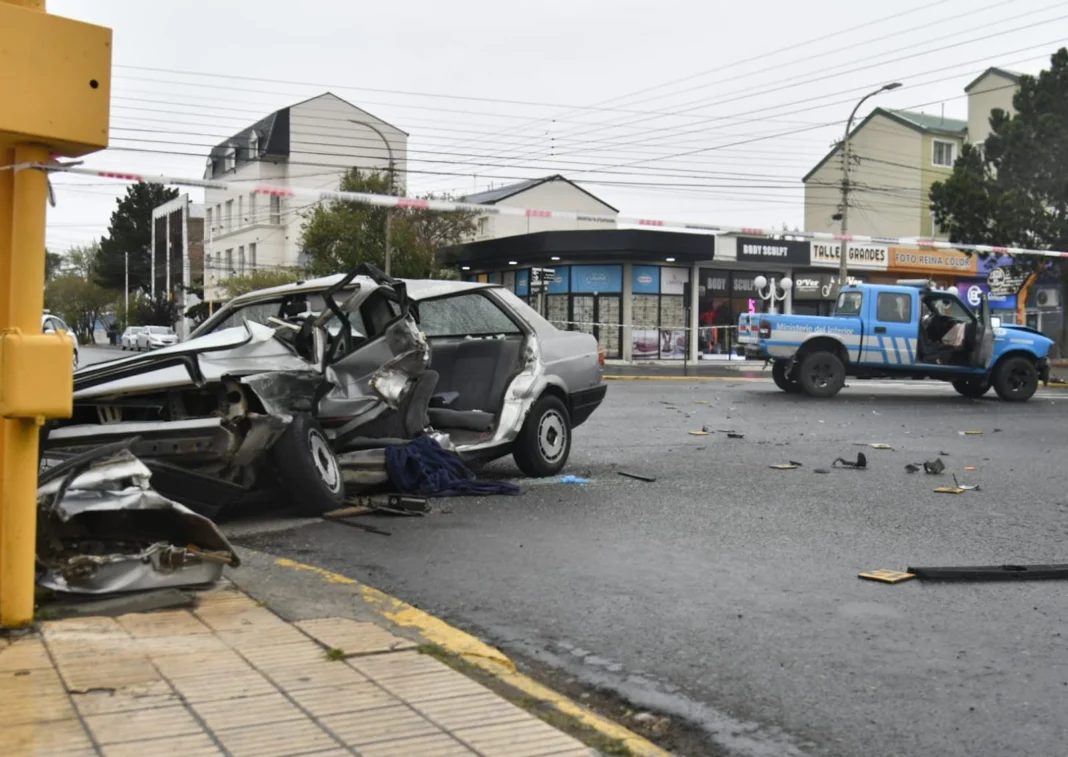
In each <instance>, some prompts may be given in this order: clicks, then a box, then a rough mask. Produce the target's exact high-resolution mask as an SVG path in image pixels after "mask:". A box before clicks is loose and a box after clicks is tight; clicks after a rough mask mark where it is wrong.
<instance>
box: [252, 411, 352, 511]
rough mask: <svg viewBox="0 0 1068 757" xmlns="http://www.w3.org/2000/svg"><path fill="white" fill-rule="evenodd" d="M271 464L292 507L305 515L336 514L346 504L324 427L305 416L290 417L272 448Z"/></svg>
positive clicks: (339, 468)
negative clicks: (283, 431)
mask: <svg viewBox="0 0 1068 757" xmlns="http://www.w3.org/2000/svg"><path fill="white" fill-rule="evenodd" d="M270 458H271V463H272V465H273V467H274V469H275V471H276V472H277V474H278V479H279V482H280V483H281V484H282V487H283V489H284V490H285V491H286V493H287V494H289V496H290V498H291V499H292V501H293V504H294V505H295V506H296V508H297V509H299V510H300V511H301V512H303V513H307V514H308V515H322V514H323V513H326V512H330V511H331V510H337V509H338V508H339V507H341V505H342V504H343V503H344V501H345V481H344V479H343V478H342V476H341V466H340V465H338V462H337V457H336V456H335V455H334V450H333V449H332V448H331V446H330V442H329V440H327V438H326V434H324V433H323V427H322V426H320V425H319V422H318V421H316V420H315V419H314V418H312V417H311V416H310V415H308V414H306V413H298V414H296V415H294V416H293V422H292V423H290V424H289V428H287V429H286V430H285V433H283V434H282V436H281V437H280V438H279V439H278V441H276V442H275V443H274V446H273V447H271V454H270Z"/></svg>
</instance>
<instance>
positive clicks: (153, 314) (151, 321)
mask: <svg viewBox="0 0 1068 757" xmlns="http://www.w3.org/2000/svg"><path fill="white" fill-rule="evenodd" d="M130 310H131V311H132V312H131V313H130V317H131V319H132V320H133V321H135V322H136V323H139V324H143V325H145V326H174V324H176V323H178V319H179V318H181V317H182V308H181V307H180V306H179V304H178V302H177V300H173V299H171V298H170V297H168V296H167V294H166V293H165V292H161V293H157V294H156V296H155V297H154V298H152V297H140V298H138V300H137V307H136V309H135V308H134V307H133V304H132V303H131V307H130Z"/></svg>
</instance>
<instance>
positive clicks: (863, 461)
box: [831, 452, 868, 469]
mask: <svg viewBox="0 0 1068 757" xmlns="http://www.w3.org/2000/svg"><path fill="white" fill-rule="evenodd" d="M839 465H841V467H843V468H854V469H859V468H867V467H868V458H867V457H866V456H865V455H864V453H863V452H858V453H857V459H856V461H851V460H846V459H845V458H844V457H839V458H838V459H837V460H835V461H834V462H833V463H831V467H832V468H837V467H838V466H839Z"/></svg>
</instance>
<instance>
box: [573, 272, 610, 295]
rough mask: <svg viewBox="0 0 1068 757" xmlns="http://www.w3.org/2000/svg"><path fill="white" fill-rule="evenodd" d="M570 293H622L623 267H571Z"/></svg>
mask: <svg viewBox="0 0 1068 757" xmlns="http://www.w3.org/2000/svg"><path fill="white" fill-rule="evenodd" d="M571 291H572V292H583V293H601V292H610V293H616V292H622V291H623V266H621V265H573V266H571Z"/></svg>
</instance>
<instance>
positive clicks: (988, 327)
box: [971, 294, 994, 368]
mask: <svg viewBox="0 0 1068 757" xmlns="http://www.w3.org/2000/svg"><path fill="white" fill-rule="evenodd" d="M977 315H978V316H979V322H978V323H977V324H976V327H975V349H974V350H972V360H971V364H972V367H973V368H985V367H986V366H987V364H989V363H990V358H991V357H993V355H994V324H993V322H992V316H991V315H990V300H989V299H988V298H987V296H986V295H985V294H984V295H982V296H981V299H980V302H979V312H978V313H977Z"/></svg>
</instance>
